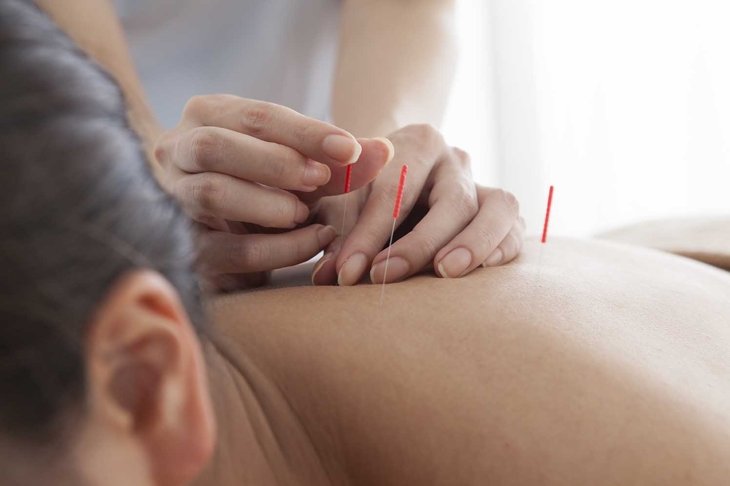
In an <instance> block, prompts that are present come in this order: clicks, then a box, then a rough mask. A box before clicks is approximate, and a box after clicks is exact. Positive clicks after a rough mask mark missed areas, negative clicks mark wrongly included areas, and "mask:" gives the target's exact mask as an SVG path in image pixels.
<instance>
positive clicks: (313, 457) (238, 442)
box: [195, 338, 342, 486]
mask: <svg viewBox="0 0 730 486" xmlns="http://www.w3.org/2000/svg"><path fill="white" fill-rule="evenodd" d="M203 347H204V352H205V356H206V362H207V365H208V376H209V381H210V391H211V395H212V398H213V402H214V406H215V410H216V417H217V423H218V444H217V448H216V453H215V456H214V458H213V460H212V461H211V463H210V465H209V466H208V467H207V468H206V470H205V471H204V473H203V474H202V475H201V477H200V478H199V479H198V481H197V482H196V483H195V484H196V485H216V486H226V485H229V484H231V485H234V484H235V485H247V484H252V485H253V484H255V485H261V486H266V485H269V484H271V485H278V484H317V485H325V484H330V483H341V482H342V481H341V480H340V479H341V478H339V479H337V478H333V477H332V475H331V474H330V473H329V472H328V471H327V470H326V469H325V467H324V466H323V462H322V461H321V457H320V454H319V451H318V448H317V447H316V445H315V444H314V443H313V441H312V439H311V435H310V434H309V432H308V430H307V428H306V425H305V424H304V423H302V421H301V420H300V419H299V417H298V415H297V413H296V410H295V408H293V407H292V404H291V403H290V401H289V400H288V398H287V397H286V396H285V395H284V394H283V393H282V391H281V388H280V387H279V386H278V384H277V383H275V382H274V380H273V379H272V378H271V376H268V375H267V374H266V373H265V372H264V370H263V369H262V368H261V367H260V366H259V364H258V363H255V362H254V361H253V360H252V359H250V358H249V357H248V356H247V355H246V354H245V353H244V352H242V350H241V349H240V348H238V347H236V345H235V344H234V343H231V342H229V341H226V340H225V339H215V338H214V339H211V340H210V341H208V342H205V343H204V344H203Z"/></svg>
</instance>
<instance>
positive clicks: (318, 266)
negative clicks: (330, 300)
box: [312, 253, 334, 285]
mask: <svg viewBox="0 0 730 486" xmlns="http://www.w3.org/2000/svg"><path fill="white" fill-rule="evenodd" d="M332 255H334V253H325V254H324V256H323V257H322V259H321V260H320V261H318V262H317V264H316V265H315V266H314V268H313V269H312V284H313V285H316V282H315V280H316V278H317V274H318V273H319V271H320V270H322V267H324V264H325V263H327V262H328V261H330V260H331V259H332Z"/></svg>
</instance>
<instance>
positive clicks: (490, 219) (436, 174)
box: [312, 125, 524, 285]
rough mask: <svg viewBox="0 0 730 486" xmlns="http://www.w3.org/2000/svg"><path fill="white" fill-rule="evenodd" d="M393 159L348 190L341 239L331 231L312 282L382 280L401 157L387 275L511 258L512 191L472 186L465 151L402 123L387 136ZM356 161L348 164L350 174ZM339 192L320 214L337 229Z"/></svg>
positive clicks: (452, 270)
mask: <svg viewBox="0 0 730 486" xmlns="http://www.w3.org/2000/svg"><path fill="white" fill-rule="evenodd" d="M388 138H389V139H390V140H391V142H392V143H393V145H394V147H395V158H394V160H393V162H392V163H390V164H389V165H388V166H387V167H386V168H385V169H384V170H383V172H382V173H381V175H380V176H378V178H377V179H376V180H375V181H374V182H373V183H371V184H369V185H367V186H365V187H363V188H362V189H360V190H358V191H356V192H354V193H353V194H351V195H350V196H348V197H349V207H348V215H349V216H348V218H347V222H346V224H345V233H346V234H347V236H346V238H344V239H343V238H340V237H338V238H337V239H335V240H334V241H333V242H332V243H331V244H330V245H329V246H328V248H327V250H326V251H325V255H324V256H323V257H322V259H321V260H320V261H319V262H318V263H317V265H316V266H315V268H314V271H313V274H312V281H313V282H314V283H316V284H332V283H334V282H335V281H337V282H339V284H340V285H353V284H355V283H357V282H358V281H359V280H360V279H361V278H362V276H363V275H365V274H366V272H369V273H370V278H371V280H372V281H373V282H375V283H380V282H382V281H383V277H384V267H385V258H386V250H384V249H383V247H384V246H385V245H387V243H388V237H389V236H390V230H391V227H392V223H393V220H392V213H393V204H394V201H395V193H396V190H397V184H398V178H399V177H398V176H399V172H400V169H401V166H402V164H404V163H407V164H408V166H409V170H408V179H407V182H406V189H405V194H404V197H403V205H402V210H401V215H400V219H399V220H398V222H397V224H398V227H399V228H400V230H399V231H397V232H396V233H397V234H403V235H404V236H402V238H400V239H399V240H398V241H397V242H396V243H395V244H394V245H393V247H392V250H391V260H390V264H389V267H388V273H387V276H386V280H387V282H396V281H400V280H403V279H404V278H406V277H408V276H410V275H413V274H415V273H418V272H420V271H422V270H424V269H425V268H428V267H430V266H431V265H433V268H435V271H436V273H437V275H439V276H441V277H448V278H454V277H461V276H464V275H466V274H468V273H469V272H471V271H472V270H474V269H475V268H477V267H478V266H480V265H484V266H497V265H502V264H505V263H507V262H509V261H511V260H513V259H514V258H515V257H516V256H517V255H518V253H519V252H520V249H521V248H522V239H523V232H524V221H523V220H522V218H520V215H519V205H518V203H517V200H516V199H515V197H514V196H513V195H512V194H510V193H508V192H505V191H503V190H500V189H490V188H486V187H482V186H479V185H477V184H476V183H475V182H474V180H473V177H472V174H471V169H470V163H469V156H468V155H467V154H466V153H465V152H464V151H462V150H459V149H457V148H453V147H449V146H447V145H446V144H445V143H444V140H443V137H442V136H441V135H440V133H439V132H438V131H437V130H435V129H434V128H432V127H430V126H427V125H413V126H408V127H405V128H403V129H401V130H398V131H397V132H395V133H393V134H392V135H390V136H389V137H388ZM357 169H358V166H357V165H356V166H354V172H353V173H354V174H355V173H357ZM342 200H343V198H342V197H337V198H329V199H328V200H325V201H323V207H322V208H321V213H320V218H321V221H322V222H324V223H326V224H330V225H333V226H335V227H336V228H337V229H338V230H339V229H340V225H341V224H342V223H341V219H342V215H343V202H342Z"/></svg>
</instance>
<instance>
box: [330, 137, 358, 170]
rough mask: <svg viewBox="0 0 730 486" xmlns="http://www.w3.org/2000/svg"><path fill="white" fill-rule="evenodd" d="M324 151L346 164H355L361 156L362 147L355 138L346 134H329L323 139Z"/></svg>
mask: <svg viewBox="0 0 730 486" xmlns="http://www.w3.org/2000/svg"><path fill="white" fill-rule="evenodd" d="M322 150H324V153H325V154H327V155H329V156H330V157H332V158H333V159H336V160H339V161H340V162H343V163H345V164H354V163H355V162H357V159H359V158H360V154H361V153H362V147H361V146H360V144H359V143H357V141H356V140H355V139H353V138H350V137H346V136H344V135H328V136H327V137H325V139H324V140H323V141H322Z"/></svg>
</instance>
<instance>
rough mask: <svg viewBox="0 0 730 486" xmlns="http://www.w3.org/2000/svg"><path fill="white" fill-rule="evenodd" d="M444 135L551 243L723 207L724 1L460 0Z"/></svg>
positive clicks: (728, 49) (727, 172)
mask: <svg viewBox="0 0 730 486" xmlns="http://www.w3.org/2000/svg"><path fill="white" fill-rule="evenodd" d="M458 8H459V13H458V30H459V35H460V43H461V49H462V55H461V57H460V60H459V70H458V73H457V79H456V84H455V88H454V90H453V93H452V97H451V101H450V105H449V111H448V114H447V119H446V124H445V127H444V131H445V133H446V136H447V138H448V140H449V142H450V143H451V144H453V145H457V146H460V147H462V148H464V149H466V150H467V151H469V152H470V153H471V155H472V158H473V167H474V168H473V170H474V172H475V176H476V177H477V179H478V180H479V181H480V182H483V183H485V184H488V185H494V186H501V187H504V188H506V189H508V190H510V191H512V192H513V193H515V194H516V195H517V196H518V198H519V199H520V201H521V204H522V212H523V214H524V215H525V217H526V219H527V223H528V230H529V232H530V233H533V234H534V233H539V232H540V231H541V229H542V219H543V218H544V212H545V205H546V200H547V191H548V186H549V185H550V184H554V185H555V200H554V206H553V213H552V216H551V235H552V234H561V235H572V236H586V235H590V234H594V233H597V232H600V231H603V230H607V229H611V228H614V227H617V226H621V225H624V224H629V223H633V222H638V221H642V220H646V219H652V218H661V217H676V216H688V215H714V214H725V215H727V214H728V213H730V2H729V1H727V0H692V1H689V0H684V1H679V0H662V1H660V0H613V1H610V2H608V1H605V0H550V1H545V0H460V1H459V7H458Z"/></svg>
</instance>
